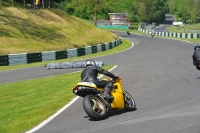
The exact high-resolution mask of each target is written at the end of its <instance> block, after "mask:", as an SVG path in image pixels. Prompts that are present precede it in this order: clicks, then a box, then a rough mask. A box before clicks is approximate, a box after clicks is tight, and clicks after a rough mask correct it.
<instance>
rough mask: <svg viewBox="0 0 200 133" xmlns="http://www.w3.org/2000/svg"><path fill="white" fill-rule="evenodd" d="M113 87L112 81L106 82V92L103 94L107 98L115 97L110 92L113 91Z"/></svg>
mask: <svg viewBox="0 0 200 133" xmlns="http://www.w3.org/2000/svg"><path fill="white" fill-rule="evenodd" d="M112 87H113V84H112V82H109V83H107V84H106V86H105V88H104V94H103V96H104V98H107V99H110V98H113V97H112V96H111V95H110V94H109V93H110V91H111V89H112Z"/></svg>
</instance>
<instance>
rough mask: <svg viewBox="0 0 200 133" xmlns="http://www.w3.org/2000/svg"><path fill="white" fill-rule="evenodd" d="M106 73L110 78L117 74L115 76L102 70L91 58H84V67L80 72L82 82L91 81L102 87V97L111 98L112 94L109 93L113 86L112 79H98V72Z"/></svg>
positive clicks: (115, 77) (114, 77)
mask: <svg viewBox="0 0 200 133" xmlns="http://www.w3.org/2000/svg"><path fill="white" fill-rule="evenodd" d="M99 73H100V74H103V75H106V76H108V77H110V78H113V79H117V78H118V76H115V75H114V74H112V73H111V72H108V71H106V70H104V69H103V68H101V67H99V66H97V65H96V64H95V62H94V61H93V60H86V68H85V69H84V70H83V71H82V73H81V81H82V82H92V83H94V84H95V85H96V86H97V87H100V88H104V94H103V96H104V99H106V100H111V99H113V96H111V95H110V94H109V93H110V91H111V89H112V87H113V83H112V81H105V80H101V79H98V78H97V76H98V74H99Z"/></svg>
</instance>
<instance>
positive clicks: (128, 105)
mask: <svg viewBox="0 0 200 133" xmlns="http://www.w3.org/2000/svg"><path fill="white" fill-rule="evenodd" d="M124 104H125V105H124V106H125V107H124V108H125V109H126V110H128V111H134V110H135V109H136V103H135V100H134V99H133V97H132V96H131V95H130V94H129V93H128V92H127V91H124Z"/></svg>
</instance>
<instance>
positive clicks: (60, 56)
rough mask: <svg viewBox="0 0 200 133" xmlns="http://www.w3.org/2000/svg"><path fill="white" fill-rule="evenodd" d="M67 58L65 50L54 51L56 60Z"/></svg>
mask: <svg viewBox="0 0 200 133" xmlns="http://www.w3.org/2000/svg"><path fill="white" fill-rule="evenodd" d="M66 58H67V50H63V51H56V60H59V59H66Z"/></svg>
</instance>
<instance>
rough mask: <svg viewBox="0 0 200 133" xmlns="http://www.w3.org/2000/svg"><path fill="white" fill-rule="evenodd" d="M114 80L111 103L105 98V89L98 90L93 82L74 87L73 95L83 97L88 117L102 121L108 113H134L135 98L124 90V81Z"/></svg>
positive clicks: (78, 84)
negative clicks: (119, 111)
mask: <svg viewBox="0 0 200 133" xmlns="http://www.w3.org/2000/svg"><path fill="white" fill-rule="evenodd" d="M103 80H112V81H113V88H112V90H111V92H110V94H111V95H112V96H113V97H114V99H112V100H111V101H107V100H105V99H104V98H103V93H104V89H103V88H98V87H97V86H96V85H95V84H94V83H91V82H79V83H77V84H75V85H74V87H73V89H72V90H73V93H74V94H75V95H78V96H80V97H83V102H82V104H83V108H84V110H85V112H86V113H87V115H88V116H89V117H91V118H92V119H94V120H102V119H104V118H105V117H106V113H107V112H108V111H114V110H122V109H125V110H127V111H134V110H135V109H136V103H135V100H134V99H133V97H132V96H131V95H130V94H129V93H128V92H127V91H125V90H124V89H123V87H122V79H120V78H118V79H116V80H113V79H103Z"/></svg>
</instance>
